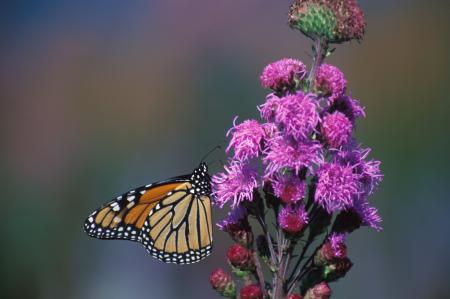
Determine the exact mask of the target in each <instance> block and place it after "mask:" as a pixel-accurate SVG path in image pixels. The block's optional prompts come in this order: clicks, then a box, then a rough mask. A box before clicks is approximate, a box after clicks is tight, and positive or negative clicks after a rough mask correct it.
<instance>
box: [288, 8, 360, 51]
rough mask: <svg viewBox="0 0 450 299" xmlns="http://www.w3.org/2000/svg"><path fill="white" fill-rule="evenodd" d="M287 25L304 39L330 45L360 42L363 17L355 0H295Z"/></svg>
mask: <svg viewBox="0 0 450 299" xmlns="http://www.w3.org/2000/svg"><path fill="white" fill-rule="evenodd" d="M289 24H290V26H291V27H292V28H295V29H298V30H300V31H301V32H302V33H303V34H305V35H306V36H308V37H310V38H312V39H316V38H322V39H326V40H327V41H328V42H330V43H342V42H345V41H349V40H352V39H356V40H361V39H362V37H363V35H364V27H365V21H364V14H363V12H362V10H361V8H360V7H359V5H358V2H357V1H356V0H295V1H294V4H292V6H291V9H290V11H289Z"/></svg>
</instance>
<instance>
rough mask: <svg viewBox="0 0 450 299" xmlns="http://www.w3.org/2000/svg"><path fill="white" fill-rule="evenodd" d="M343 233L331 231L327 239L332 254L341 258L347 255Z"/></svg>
mask: <svg viewBox="0 0 450 299" xmlns="http://www.w3.org/2000/svg"><path fill="white" fill-rule="evenodd" d="M345 237H346V235H345V234H342V233H332V234H331V235H330V236H329V237H328V240H329V242H330V245H331V249H332V250H333V255H334V256H335V257H337V258H343V257H345V256H346V255H347V250H346V246H345Z"/></svg>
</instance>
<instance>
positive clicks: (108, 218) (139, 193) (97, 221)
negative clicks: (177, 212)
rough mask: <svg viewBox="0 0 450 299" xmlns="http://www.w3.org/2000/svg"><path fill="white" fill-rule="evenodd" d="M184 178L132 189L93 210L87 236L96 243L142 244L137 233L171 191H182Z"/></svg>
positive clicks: (86, 226) (86, 224) (88, 223)
mask: <svg viewBox="0 0 450 299" xmlns="http://www.w3.org/2000/svg"><path fill="white" fill-rule="evenodd" d="M185 183H186V178H184V177H178V178H174V179H171V180H168V181H165V182H160V183H156V184H150V185H146V186H142V187H139V188H136V189H133V190H131V191H129V192H127V193H124V194H122V195H121V196H119V197H117V198H116V199H114V200H112V201H110V202H109V203H106V204H105V205H104V206H103V207H101V208H100V209H97V210H95V211H94V212H93V213H91V215H89V217H88V218H87V219H86V221H85V223H84V230H85V231H86V233H87V234H88V235H89V236H91V237H94V238H98V239H126V240H131V241H141V239H140V231H141V229H142V226H143V225H144V222H145V220H146V219H147V217H148V214H149V213H150V211H151V210H152V209H153V208H154V207H155V206H156V205H157V204H158V202H159V201H160V200H161V199H162V198H164V197H165V196H166V194H167V193H168V192H170V191H173V190H176V189H177V188H181V186H183V185H184V184H185Z"/></svg>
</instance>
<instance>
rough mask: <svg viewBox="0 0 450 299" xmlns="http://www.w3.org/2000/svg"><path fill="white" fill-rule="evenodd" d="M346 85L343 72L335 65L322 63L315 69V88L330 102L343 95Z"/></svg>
mask: <svg viewBox="0 0 450 299" xmlns="http://www.w3.org/2000/svg"><path fill="white" fill-rule="evenodd" d="M346 86H347V81H346V80H345V78H344V74H343V73H342V72H341V70H340V69H338V68H337V67H335V66H333V65H330V64H325V63H324V64H322V65H320V67H319V68H318V69H317V73H316V79H315V88H316V89H317V90H318V91H319V92H320V93H321V94H322V95H324V96H327V97H328V101H329V102H330V103H332V102H333V101H334V100H335V99H337V98H339V97H341V96H342V95H344V93H345V90H346V88H347V87H346Z"/></svg>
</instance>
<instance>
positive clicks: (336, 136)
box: [322, 111, 353, 148]
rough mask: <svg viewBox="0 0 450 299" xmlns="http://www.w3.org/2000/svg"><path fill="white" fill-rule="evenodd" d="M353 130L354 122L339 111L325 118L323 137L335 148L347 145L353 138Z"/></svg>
mask: <svg viewBox="0 0 450 299" xmlns="http://www.w3.org/2000/svg"><path fill="white" fill-rule="evenodd" d="M352 130H353V125H352V122H351V121H350V120H349V119H348V118H347V117H346V116H345V115H344V114H343V113H341V112H339V111H336V112H334V113H332V114H327V115H325V116H324V118H323V121H322V135H323V137H324V139H325V141H326V142H327V143H328V144H329V145H330V146H331V147H333V148H339V147H341V146H342V145H345V144H347V143H348V142H349V140H350V138H351V136H352Z"/></svg>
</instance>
